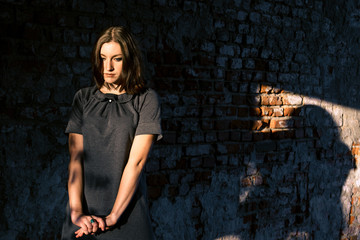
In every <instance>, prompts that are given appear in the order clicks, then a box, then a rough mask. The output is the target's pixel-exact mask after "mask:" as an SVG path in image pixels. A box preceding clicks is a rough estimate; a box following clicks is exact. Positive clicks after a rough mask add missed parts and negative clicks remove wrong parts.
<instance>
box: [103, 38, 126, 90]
mask: <svg viewBox="0 0 360 240" xmlns="http://www.w3.org/2000/svg"><path fill="white" fill-rule="evenodd" d="M100 57H101V59H102V62H103V71H102V73H103V77H104V80H105V82H106V83H108V84H119V78H120V74H121V71H122V52H121V47H120V44H119V43H117V42H108V43H104V44H103V45H102V46H101V49H100Z"/></svg>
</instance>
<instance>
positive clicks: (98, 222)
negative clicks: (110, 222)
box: [71, 212, 105, 238]
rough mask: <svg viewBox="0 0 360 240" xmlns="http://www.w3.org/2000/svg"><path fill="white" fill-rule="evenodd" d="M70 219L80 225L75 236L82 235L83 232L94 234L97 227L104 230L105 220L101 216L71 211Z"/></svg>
mask: <svg viewBox="0 0 360 240" xmlns="http://www.w3.org/2000/svg"><path fill="white" fill-rule="evenodd" d="M71 219H72V221H73V223H74V224H75V225H77V226H79V227H80V229H79V230H77V231H76V232H75V234H76V237H77V238H78V237H82V236H83V235H84V234H85V235H88V234H95V233H96V232H97V231H98V230H99V229H101V230H102V231H105V221H104V219H102V218H101V217H97V216H89V215H84V214H82V213H79V212H73V213H72V214H71Z"/></svg>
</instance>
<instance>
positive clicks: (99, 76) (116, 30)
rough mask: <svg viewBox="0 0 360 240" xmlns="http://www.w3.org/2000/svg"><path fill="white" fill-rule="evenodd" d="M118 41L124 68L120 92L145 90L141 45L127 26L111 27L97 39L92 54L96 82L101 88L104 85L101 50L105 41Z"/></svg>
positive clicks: (135, 92)
mask: <svg viewBox="0 0 360 240" xmlns="http://www.w3.org/2000/svg"><path fill="white" fill-rule="evenodd" d="M109 42H117V43H119V44H120V48H121V51H122V59H123V63H122V70H121V74H120V89H119V90H120V92H121V91H123V90H125V92H127V93H129V94H138V93H140V92H142V91H144V90H145V82H144V79H143V74H142V60H141V52H140V50H139V47H138V45H137V43H136V41H135V39H134V37H133V36H132V34H131V33H130V32H129V31H128V30H127V29H126V28H125V27H110V28H108V29H106V30H105V31H104V32H103V33H102V34H101V35H100V37H99V39H98V40H97V42H96V44H95V47H94V50H93V54H92V71H93V77H94V80H95V83H96V85H97V87H98V89H100V88H101V87H102V86H103V85H104V82H105V81H104V77H103V71H104V69H103V68H104V67H103V61H102V59H101V57H100V50H101V47H102V45H103V44H104V43H109Z"/></svg>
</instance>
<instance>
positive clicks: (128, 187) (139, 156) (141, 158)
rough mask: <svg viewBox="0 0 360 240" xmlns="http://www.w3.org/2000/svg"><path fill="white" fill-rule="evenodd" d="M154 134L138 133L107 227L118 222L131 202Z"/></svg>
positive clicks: (107, 219)
mask: <svg viewBox="0 0 360 240" xmlns="http://www.w3.org/2000/svg"><path fill="white" fill-rule="evenodd" d="M153 141H154V135H147V134H146V135H137V136H135V138H134V141H133V144H132V146H131V150H130V155H129V159H128V162H127V164H126V166H125V169H124V172H123V175H122V177H121V181H120V186H119V190H118V193H117V196H116V200H115V203H114V206H113V208H112V211H111V213H110V214H109V215H108V216H107V217H106V218H105V223H106V226H107V227H111V226H113V225H115V224H116V222H117V221H118V219H119V218H120V216H121V214H122V213H123V212H124V211H125V209H126V207H127V206H128V204H129V203H130V201H131V199H132V197H133V195H134V193H135V191H136V188H137V185H138V182H139V178H140V175H141V172H142V170H143V168H144V166H145V163H146V159H147V156H148V154H149V152H150V149H151V146H152V143H153Z"/></svg>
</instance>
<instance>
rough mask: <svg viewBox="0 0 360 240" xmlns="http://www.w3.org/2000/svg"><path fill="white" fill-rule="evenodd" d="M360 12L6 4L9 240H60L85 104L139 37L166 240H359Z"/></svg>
mask: <svg viewBox="0 0 360 240" xmlns="http://www.w3.org/2000/svg"><path fill="white" fill-rule="evenodd" d="M359 17H360V5H359V4H358V3H357V1H355V0H353V1H345V0H340V1H335V0H331V1H315V0H289V1H285V0H268V1H260V0H220V1H203V0H180V1H174V0H141V1H140V0H138V1H130V0H121V1H110V0H73V1H70V0H28V1H26V0H1V1H0V51H1V55H0V79H1V82H0V114H1V115H0V129H1V137H0V146H1V148H0V149H1V151H0V174H1V182H0V192H1V197H0V209H1V212H0V240H8V239H19V240H20V239H44V240H45V239H59V238H60V231H61V225H62V221H63V219H64V213H65V205H66V202H67V190H66V181H67V164H68V159H69V156H68V150H67V136H66V135H65V134H64V130H65V127H66V123H67V120H68V116H69V112H70V110H71V103H72V99H73V96H74V94H75V92H76V91H77V90H78V89H80V88H82V87H85V86H91V85H93V82H92V76H91V65H90V55H91V51H92V47H93V44H94V42H95V40H96V38H97V36H98V34H99V33H100V32H101V31H102V30H104V29H105V28H107V27H109V26H112V25H124V26H127V27H128V28H129V29H130V30H131V32H133V34H134V35H135V36H136V38H137V40H138V42H139V44H140V46H141V49H142V53H143V57H144V63H145V64H144V65H145V72H146V80H147V83H148V85H149V86H150V87H152V88H154V89H155V90H156V92H157V93H158V94H159V96H160V100H161V106H162V127H163V131H164V138H163V139H162V140H161V141H159V142H157V143H156V145H155V146H154V148H153V150H152V153H151V155H150V157H149V160H148V163H147V166H146V174H147V182H148V186H149V188H148V192H149V204H150V211H151V218H152V222H153V227H154V231H155V234H156V236H157V237H158V239H179V240H181V239H184V240H185V239H186V240H187V239H237V240H240V239H241V240H243V239H343V240H345V239H356V237H357V236H358V235H359V229H360V228H359V226H360V225H359V224H360V222H359V221H360V218H359V211H360V191H359V185H360V181H359V180H360V178H359V176H360V175H359V173H358V170H357V168H356V165H357V160H358V157H359V155H360V152H359V147H360V145H359V144H360V141H359V136H360V128H359V114H360V104H359V100H360V94H359V93H358V92H359V87H360V81H359V70H360V67H359V66H360V65H359V53H360V51H359V44H360V41H359V40H360V39H359V33H360V21H359Z"/></svg>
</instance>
